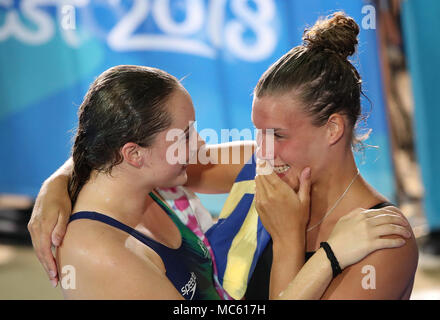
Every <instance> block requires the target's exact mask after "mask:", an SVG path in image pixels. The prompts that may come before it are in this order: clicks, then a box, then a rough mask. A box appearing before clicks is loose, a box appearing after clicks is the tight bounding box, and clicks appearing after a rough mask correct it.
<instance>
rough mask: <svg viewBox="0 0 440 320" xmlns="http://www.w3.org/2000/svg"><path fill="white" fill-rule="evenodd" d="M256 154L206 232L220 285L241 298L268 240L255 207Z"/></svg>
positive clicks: (245, 166)
mask: <svg viewBox="0 0 440 320" xmlns="http://www.w3.org/2000/svg"><path fill="white" fill-rule="evenodd" d="M255 175H256V158H255V155H253V156H252V158H251V159H250V160H249V161H248V162H247V163H246V164H245V165H244V167H243V169H242V170H241V171H240V173H239V174H238V176H237V178H236V180H235V183H234V185H233V187H232V189H231V191H230V193H229V196H228V198H227V199H226V202H225V204H224V207H223V209H222V211H221V213H220V216H219V220H218V222H217V223H216V224H215V225H213V226H212V227H211V228H210V229H209V230H208V231H207V232H206V236H207V237H208V240H209V242H210V244H211V248H212V250H213V252H214V255H215V260H216V263H217V269H218V277H219V281H220V283H221V284H222V286H223V288H224V289H225V290H226V291H227V292H228V294H229V295H230V296H231V297H233V298H234V299H236V300H238V299H241V298H243V296H244V294H245V292H246V288H247V285H248V282H249V280H250V278H251V276H252V273H253V272H254V269H255V265H256V263H257V261H258V259H259V257H260V256H261V254H262V252H263V250H264V248H265V247H266V245H267V243H268V242H269V240H270V235H269V233H268V232H267V231H266V229H264V227H263V225H262V223H261V220H260V219H259V217H258V213H257V210H256V208H255V201H254V195H255Z"/></svg>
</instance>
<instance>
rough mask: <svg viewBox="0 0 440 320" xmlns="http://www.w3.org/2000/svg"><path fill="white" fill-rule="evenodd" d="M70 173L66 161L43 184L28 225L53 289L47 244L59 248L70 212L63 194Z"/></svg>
mask: <svg viewBox="0 0 440 320" xmlns="http://www.w3.org/2000/svg"><path fill="white" fill-rule="evenodd" d="M72 170H73V161H72V159H71V158H70V159H68V160H67V161H66V162H65V163H64V164H63V165H62V166H61V167H60V168H59V169H58V170H57V171H55V172H54V173H53V174H52V175H51V176H50V177H49V178H47V179H46V181H44V183H43V185H42V187H41V189H40V192H39V194H38V196H37V199H36V201H35V205H34V208H33V211H32V216H31V219H30V220H29V223H28V230H29V232H30V234H31V237H32V244H33V246H34V248H35V252H36V254H37V257H38V259H39V260H40V262H41V264H42V265H43V267H44V269H45V270H46V272H47V274H48V275H49V279H50V280H51V282H52V285H53V286H56V284H57V282H58V276H57V268H56V263H55V259H54V257H53V255H52V251H51V244H54V245H55V246H58V245H60V243H61V241H62V239H63V237H64V234H65V232H66V227H67V222H68V219H69V216H70V213H71V210H72V208H71V202H70V198H69V193H68V190H67V187H68V183H69V179H70V177H71V174H72Z"/></svg>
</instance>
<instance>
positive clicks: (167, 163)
mask: <svg viewBox="0 0 440 320" xmlns="http://www.w3.org/2000/svg"><path fill="white" fill-rule="evenodd" d="M166 108H167V111H168V112H169V114H170V116H171V119H172V122H171V125H170V127H169V128H168V129H166V130H164V131H162V132H160V133H159V134H158V135H157V136H156V138H155V140H154V143H153V145H152V146H151V147H149V148H146V155H147V157H146V161H145V162H146V164H147V165H146V166H145V167H146V170H148V176H149V180H150V181H151V179H153V182H154V185H155V187H162V188H166V187H173V186H177V185H183V184H185V182H186V180H187V175H186V167H187V164H188V161H189V158H190V156H191V154H192V153H194V152H195V151H196V146H194V145H193V143H190V139H194V138H193V136H194V134H196V132H195V130H194V127H193V123H194V121H195V112H194V107H193V104H192V100H191V97H190V95H189V94H188V92H187V91H186V90H185V89H184V88H183V87H179V88H177V89H175V90H174V92H173V93H172V94H171V96H170V97H169V99H168V101H167V103H166Z"/></svg>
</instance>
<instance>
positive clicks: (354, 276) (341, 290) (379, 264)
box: [323, 206, 418, 299]
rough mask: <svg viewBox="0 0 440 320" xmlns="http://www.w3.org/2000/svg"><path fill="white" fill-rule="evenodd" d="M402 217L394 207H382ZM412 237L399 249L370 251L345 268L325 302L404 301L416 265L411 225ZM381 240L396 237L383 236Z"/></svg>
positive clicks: (330, 287)
mask: <svg viewBox="0 0 440 320" xmlns="http://www.w3.org/2000/svg"><path fill="white" fill-rule="evenodd" d="M383 209H385V210H391V211H393V212H395V213H397V214H399V215H401V216H402V217H403V218H404V219H405V220H407V219H406V217H405V215H404V214H403V213H402V212H401V211H400V210H399V209H398V208H396V207H391V206H390V207H385V208H383ZM407 228H408V230H409V231H410V232H411V235H412V236H411V238H409V239H406V244H405V245H403V246H402V247H399V248H391V249H381V250H377V251H375V252H372V253H371V254H370V255H368V256H367V257H365V258H364V259H363V260H361V261H360V262H358V263H356V264H354V265H352V266H350V267H348V268H346V269H345V270H344V271H343V273H342V274H341V275H339V276H338V277H337V278H336V279H334V280H333V281H332V283H331V284H330V286H329V288H328V289H327V291H326V292H325V294H324V296H323V298H324V299H404V298H408V296H409V295H408V291H409V292H410V291H411V289H412V284H413V282H414V276H415V272H416V269H417V263H418V248H417V244H416V240H415V237H414V233H413V231H412V229H411V227H410V226H408V227H407ZM384 238H389V239H392V238H397V236H393V235H391V236H386V237H384Z"/></svg>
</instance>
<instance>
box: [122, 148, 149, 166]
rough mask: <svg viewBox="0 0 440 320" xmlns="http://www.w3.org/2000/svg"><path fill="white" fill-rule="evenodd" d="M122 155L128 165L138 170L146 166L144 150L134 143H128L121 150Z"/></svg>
mask: <svg viewBox="0 0 440 320" xmlns="http://www.w3.org/2000/svg"><path fill="white" fill-rule="evenodd" d="M121 154H122V157H123V158H124V160H125V161H127V163H128V164H130V165H132V166H133V167H136V168H141V167H142V165H143V164H144V161H145V160H144V154H145V152H144V150H143V149H142V147H140V146H139V145H138V144H136V143H134V142H128V143H126V144H124V145H123V146H122V148H121Z"/></svg>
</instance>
